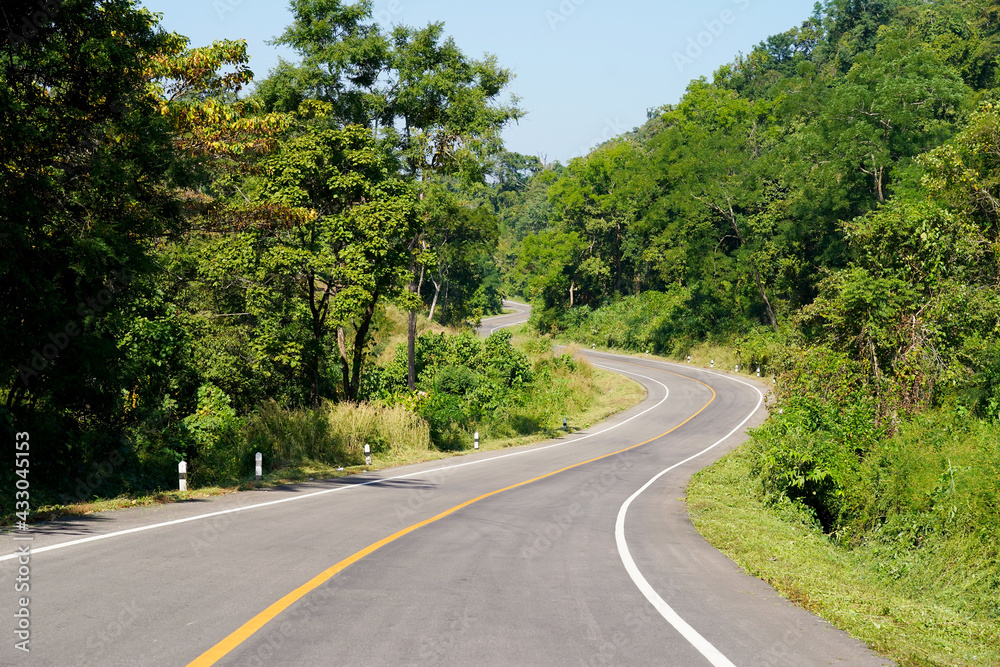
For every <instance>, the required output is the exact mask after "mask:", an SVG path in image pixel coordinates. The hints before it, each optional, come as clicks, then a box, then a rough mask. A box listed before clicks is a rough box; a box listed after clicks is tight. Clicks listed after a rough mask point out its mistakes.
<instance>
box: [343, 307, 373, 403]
mask: <svg viewBox="0 0 1000 667" xmlns="http://www.w3.org/2000/svg"><path fill="white" fill-rule="evenodd" d="M376 303H378V292H376V293H375V294H373V295H372V300H371V302H370V303H369V304H368V308H366V309H365V314H364V317H363V318H362V319H361V325H360V326H359V327H358V331H357V333H355V334H354V359H353V360H352V361H353V362H354V363H353V368H352V369H351V383H350V387H349V392H348V394H347V400H349V401H355V400H357V398H358V393H359V392H360V391H361V365H362V361H364V354H365V341H366V340H367V339H368V329H369V328H370V327H371V323H372V318H373V317H374V316H375V304H376Z"/></svg>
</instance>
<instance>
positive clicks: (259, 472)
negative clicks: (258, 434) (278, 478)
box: [253, 452, 264, 480]
mask: <svg viewBox="0 0 1000 667" xmlns="http://www.w3.org/2000/svg"><path fill="white" fill-rule="evenodd" d="M253 476H254V479H256V480H261V479H263V478H264V455H263V454H261V453H260V452H257V453H256V454H255V455H254V473H253Z"/></svg>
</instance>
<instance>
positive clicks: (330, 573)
mask: <svg viewBox="0 0 1000 667" xmlns="http://www.w3.org/2000/svg"><path fill="white" fill-rule="evenodd" d="M621 363H626V364H629V365H630V366H637V367H639V368H643V369H645V370H650V369H648V368H647V367H645V366H641V365H639V364H632V363H629V362H627V361H626V362H621ZM656 370H660V369H656ZM660 372H663V373H669V374H670V375H677V376H678V377H682V378H684V379H685V380H691V381H692V382H697V383H698V384H701V385H704V386H705V387H708V390H709V391H711V392H712V398H711V399H709V401H708V402H707V403H705V405H703V406H702V407H701V408H700V409H699V410H698V411H697V412H695V413H694V414H693V415H691V416H690V417H688V418H687V419H685V420H684V421H683V422H681V423H680V424H678V425H677V426H674V427H673V428H672V429H670V430H669V431H664V432H663V433H661V434H659V435H657V436H655V437H653V438H650V439H649V440H645V441H643V442H640V443H639V444H637V445H631V446H630V447H626V448H625V449H619V450H618V451H616V452H611V453H610V454H605V455H603V456H598V457H596V458H593V459H588V460H587V461H581V462H580V463H574V464H573V465H571V466H566V467H565V468H560V469H559V470H555V471H553V472H550V473H547V474H545V475H541V476H539V477H534V478H532V479H529V480H527V481H524V482H519V483H517V484H512V485H511V486H505V487H504V488H502V489H497V490H496V491H490V492H489V493H484V494H483V495H481V496H478V497H476V498H473V499H472V500H467V501H465V502H464V503H461V504H460V505H455V506H454V507H452V508H450V509H447V510H445V511H443V512H441V513H440V514H437V515H435V516H432V517H431V518H429V519H426V520H424V521H420V522H419V523H415V524H413V525H412V526H407V527H406V528H403V529H402V530H399V531H396V532H395V533H393V534H392V535H389V536H388V537H384V538H382V539H381V540H379V541H378V542H375V543H374V544H370V545H368V546H367V547H365V548H364V549H362V550H360V551H358V552H356V553H354V554H352V555H350V556H348V557H347V558H345V559H344V560H342V561H340V562H339V563H337V564H336V565H333V566H331V567H329V568H327V569H326V570H323V571H322V572H320V573H319V574H317V575H316V576H315V577H313V578H312V579H310V580H309V581H307V582H306V583H304V584H302V585H301V586H299V587H298V588H296V589H295V590H293V591H292V592H291V593H289V594H288V595H285V596H284V597H282V598H281V599H280V600H278V601H277V602H275V603H273V604H271V605H270V606H269V607H268V608H267V609H265V610H264V611H262V612H260V613H259V614H257V615H256V616H254V617H253V618H251V619H250V620H249V621H247V622H246V623H244V624H243V625H242V626H240V627H239V628H238V629H237V630H236V631H235V632H233V633H232V634H230V635H229V636H228V637H226V638H225V639H223V640H222V641H220V642H219V643H218V644H216V645H215V646H213V647H212V648H210V649H209V650H207V651H205V652H204V653H203V654H201V655H200V656H198V657H197V658H195V659H194V660H193V661H192V662H190V663H189V664H188V667H209V665H214V664H215V663H216V662H218V661H219V660H221V659H222V658H224V657H225V656H226V655H228V654H229V653H230V652H232V651H233V650H235V649H236V648H237V647H238V646H239V645H240V644H242V643H243V642H245V641H246V640H247V639H249V638H250V637H251V636H253V635H254V633H256V632H257V631H258V630H260V629H261V628H263V627H264V626H265V625H267V624H268V623H269V622H271V621H272V620H274V619H275V618H276V617H277V616H278V615H279V614H281V612H283V611H285V610H286V609H288V608H289V607H290V606H292V605H293V604H295V603H296V602H298V601H299V600H301V599H302V598H304V597H305V596H306V595H308V594H309V593H310V592H312V591H314V590H316V589H317V588H319V587H320V586H322V585H323V584H325V583H326V582H328V581H329V580H330V579H332V578H333V577H334V576H335V575H336V574H337V573H338V572H341V571H343V570H344V569H346V568H348V567H350V566H351V565H353V564H354V563H357V562H358V561H359V560H361V559H362V558H364V557H365V556H368V555H369V554H372V553H374V552H376V551H378V550H379V549H381V548H382V547H384V546H385V545H387V544H390V543H392V542H395V541H396V540H398V539H399V538H401V537H403V536H404V535H409V534H410V533H412V532H413V531H415V530H418V529H420V528H423V527H424V526H427V525H430V524H432V523H434V522H435V521H440V520H441V519H443V518H445V517H446V516H449V515H451V514H454V513H455V512H457V511H459V510H461V509H464V508H466V507H468V506H469V505H473V504H475V503H478V502H479V501H480V500H485V499H486V498H490V497H491V496H495V495H497V494H499V493H503V492H505V491H510V490H512V489H516V488H518V487H521V486H526V485H528V484H533V483H535V482H538V481H540V480H543V479H547V478H549V477H553V476H555V475H558V474H559V473H563V472H566V471H567V470H573V469H574V468H579V467H580V466H585V465H588V464H590V463H594V462H596V461H601V460H603V459H607V458H610V457H612V456H617V455H618V454H622V453H624V452H627V451H630V450H633V449H636V448H638V447H642V446H643V445H648V444H649V443H651V442H654V441H656V440H659V439H660V438H662V437H665V436H667V435H670V434H671V433H673V432H674V431H676V430H677V429H679V428H680V427H682V426H684V425H685V424H687V423H688V422H690V421H691V420H692V419H694V418H695V417H697V416H698V415H700V414H701V413H702V412H704V411H705V409H706V408H708V406H709V405H711V404H712V403H713V402H714V401H715V398H716V394H715V390H714V389H712V388H711V387H710V386H708V385H707V384H705V383H704V382H701V381H699V380H695V379H693V378H689V377H687V376H684V375H680V374H679V373H672V372H670V371H663V370H661V371H660Z"/></svg>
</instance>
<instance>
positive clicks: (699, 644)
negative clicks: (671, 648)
mask: <svg viewBox="0 0 1000 667" xmlns="http://www.w3.org/2000/svg"><path fill="white" fill-rule="evenodd" d="M658 363H664V362H658ZM711 374H712V375H719V376H720V377H723V378H726V379H728V380H732V381H733V382H738V383H740V384H742V385H746V386H747V387H750V388H751V389H753V390H754V391H756V392H757V396H758V397H759V398H758V400H757V405H756V406H755V407H754V409H753V410H752V411H751V412H750V414H748V415H747V416H746V418H745V419H744V420H743V421H742V422H740V423H739V425H738V426H737V427H736V428H734V429H733V430H732V431H730V432H729V433H728V434H726V435H725V436H724V437H722V438H721V439H720V440H719V441H718V442H716V443H715V444H714V445H711V446H710V447H706V448H705V449H703V450H702V451H700V452H698V453H697V454H694V455H693V456H689V457H688V458H686V459H684V460H683V461H680V462H678V463H675V464H674V465H672V466H670V467H669V468H667V469H666V470H664V471H662V472H660V473H659V474H657V475H656V476H654V477H653V478H652V479H651V480H649V481H648V482H646V483H645V484H644V485H643V486H642V488H640V489H639V490H638V491H636V492H635V493H633V494H632V495H631V496H630V497H629V499H628V500H626V501H625V503H624V504H623V505H622V506H621V509H620V510H618V518H617V519H616V520H615V542H616V544H617V545H618V555H619V556H620V557H621V559H622V564H623V565H624V566H625V571H626V572H628V575H629V577H631V578H632V582H633V583H635V585H636V587H637V588H638V589H639V592H641V593H642V594H643V596H645V598H646V599H647V600H648V601H649V602H650V604H652V605H653V607H655V608H656V611H658V612H659V613H660V615H661V616H662V617H663V618H664V619H666V621H667V622H668V623H670V625H672V626H673V627H674V629H675V630H677V632H679V633H680V634H681V636H683V637H684V639H686V640H687V641H688V642H689V643H690V644H691V645H692V646H694V647H695V648H696V649H697V650H698V652H699V653H701V654H702V655H703V656H705V658H706V659H708V661H709V662H710V663H712V665H714V666H715V667H735V665H733V663H732V662H730V661H729V659H728V658H727V657H726V656H725V655H723V654H722V652H721V651H719V649H717V648H715V646H713V645H712V644H711V643H710V642H709V641H708V640H707V639H705V638H704V637H702V636H701V634H699V633H698V631H697V630H695V629H694V628H692V627H691V626H690V625H689V624H688V623H687V621H685V620H684V619H683V618H681V617H680V615H679V614H678V613H677V612H676V611H674V610H673V608H672V607H671V606H670V605H668V604H667V603H666V601H665V600H664V599H663V598H662V597H660V594H659V593H657V592H656V590H655V589H654V588H653V587H652V586H651V585H650V584H649V582H648V581H646V578H645V577H644V576H642V572H640V571H639V568H638V566H636V564H635V560H634V559H633V558H632V554H631V553H630V552H629V550H628V542H627V541H626V539H625V515H626V514H627V513H628V508H629V507H630V506H631V505H632V501H633V500H635V499H636V498H638V497H639V496H640V495H641V494H642V493H643V492H645V491H646V489H648V488H649V487H651V486H652V485H653V484H655V483H656V481H657V480H658V479H660V478H661V477H663V476H664V475H666V474H667V473H668V472H670V471H671V470H674V469H675V468H678V467H679V466H682V465H684V464H685V463H688V462H690V461H693V460H694V459H696V458H698V457H699V456H703V455H704V454H706V453H708V452H709V451H711V450H713V449H715V448H716V447H718V446H719V445H721V444H722V443H723V442H725V441H726V440H728V439H729V438H730V437H732V435H733V434H734V433H736V432H737V431H739V430H740V429H741V428H743V426H744V425H745V424H746V423H747V422H748V421H750V418H751V417H753V416H754V415H755V414H757V411H758V410H760V406H761V404H762V403H763V402H764V394H763V393H761V391H760V389H758V388H757V387H754V386H753V385H752V384H750V383H748V382H743V381H742V380H738V379H736V378H733V377H729V376H727V375H722V374H720V373H714V372H713V373H711Z"/></svg>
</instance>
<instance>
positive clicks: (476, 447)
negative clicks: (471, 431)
mask: <svg viewBox="0 0 1000 667" xmlns="http://www.w3.org/2000/svg"><path fill="white" fill-rule="evenodd" d="M475 439H476V444H475V445H474V447H475V449H476V450H477V451H478V450H479V431H476V438H475Z"/></svg>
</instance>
